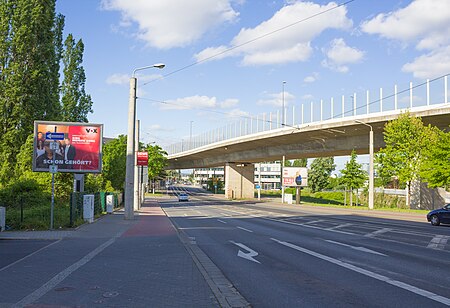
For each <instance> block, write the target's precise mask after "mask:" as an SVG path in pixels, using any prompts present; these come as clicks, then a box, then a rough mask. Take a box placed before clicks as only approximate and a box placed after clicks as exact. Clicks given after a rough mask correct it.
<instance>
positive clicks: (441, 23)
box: [56, 0, 450, 148]
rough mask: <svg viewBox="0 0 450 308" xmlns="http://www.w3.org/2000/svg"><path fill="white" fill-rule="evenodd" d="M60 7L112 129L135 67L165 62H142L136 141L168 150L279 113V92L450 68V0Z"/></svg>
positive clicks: (352, 89) (98, 119) (372, 84)
mask: <svg viewBox="0 0 450 308" xmlns="http://www.w3.org/2000/svg"><path fill="white" fill-rule="evenodd" d="M344 3H345V4H344ZM56 9H57V12H58V13H61V14H62V15H64V16H65V29H64V32H65V35H67V34H69V33H71V34H73V36H74V38H75V39H77V40H78V39H81V40H82V41H83V43H84V45H85V51H84V59H83V60H84V61H83V66H84V69H85V72H86V92H87V93H88V94H89V95H91V97H92V100H93V102H94V105H93V110H94V112H93V113H92V114H90V115H89V116H88V118H89V121H90V122H92V123H100V124H103V125H104V136H105V137H116V136H118V135H120V134H127V121H128V117H127V115H128V100H129V91H130V90H129V84H130V81H129V80H130V77H131V75H132V73H133V71H134V70H135V69H136V68H140V67H145V66H151V65H153V64H156V63H164V64H165V65H166V66H165V68H164V69H163V70H158V69H156V68H152V69H146V70H140V71H138V72H136V77H137V80H138V90H137V97H138V99H137V118H138V119H139V120H140V122H141V129H140V141H141V142H144V143H150V142H156V144H158V145H160V146H162V147H163V148H164V147H167V146H169V145H170V144H173V143H177V142H181V141H182V140H184V141H186V140H188V139H189V138H190V137H191V136H193V137H195V136H197V135H199V134H201V133H204V132H206V131H208V130H211V129H214V128H218V127H223V126H225V125H227V124H229V123H231V122H233V121H237V120H238V119H239V117H241V118H245V117H250V116H256V115H261V114H262V113H267V114H268V113H269V112H274V113H276V110H280V108H281V106H282V104H283V99H282V97H283V96H284V104H285V106H286V108H287V109H288V110H290V108H292V106H296V108H297V109H296V110H300V106H301V104H304V105H305V108H310V107H309V106H310V103H311V102H314V106H315V107H313V108H318V106H319V104H318V102H319V101H320V100H321V99H323V100H325V101H327V102H328V101H330V98H331V97H334V98H335V99H336V100H337V99H340V98H341V97H342V96H344V97H345V99H346V101H348V102H350V101H351V100H352V99H353V98H352V96H354V93H357V97H358V98H360V97H363V96H365V95H366V94H365V93H366V90H370V91H372V92H371V93H378V91H379V88H380V87H382V88H384V89H386V90H385V93H386V92H387V91H392V89H393V87H394V84H396V85H397V86H398V90H399V91H401V90H405V89H407V88H408V87H409V83H410V82H413V83H414V84H420V83H423V82H424V81H425V80H426V79H433V78H436V77H439V76H442V75H445V74H448V73H450V1H449V0H409V1H408V0H377V1H373V0H350V1H343V2H329V1H320V0H315V1H295V0H284V1H283V0H275V1H265V0H258V1H256V0H189V1H186V0H164V1H156V0H133V1H129V0H77V1H73V0H58V1H57V8H56ZM283 82H285V83H283ZM432 87H434V85H432ZM388 89H389V90H388ZM283 93H284V95H283ZM373 95H374V96H375V94H373ZM376 95H378V94H376ZM415 99H417V100H416V101H417V102H418V104H420V103H423V101H424V93H422V92H420V93H417V94H415ZM432 99H433V100H436V101H439V100H440V99H441V98H440V97H433V98H432ZM361 101H362V100H361ZM441 102H443V101H441ZM402 103H405V104H406V99H400V101H399V104H402ZM350 104H351V103H350ZM359 104H361V103H359ZM371 108H376V106H373V107H371ZM308 114H309V113H308ZM316 114H317V113H316Z"/></svg>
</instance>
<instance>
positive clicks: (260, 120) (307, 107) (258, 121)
mask: <svg viewBox="0 0 450 308" xmlns="http://www.w3.org/2000/svg"><path fill="white" fill-rule="evenodd" d="M376 92H377V93H376V95H375V97H376V98H374V96H373V94H371V93H370V92H369V91H368V90H367V91H366V92H365V93H361V92H355V93H353V94H352V95H351V96H349V97H348V98H349V99H346V97H345V96H344V95H342V96H341V97H339V98H338V99H335V98H334V97H332V98H330V99H329V100H327V101H325V100H322V99H321V100H320V101H315V102H313V101H311V102H310V103H309V104H304V103H303V104H301V105H300V106H295V105H294V106H292V109H291V110H288V108H285V109H284V117H283V116H281V114H280V113H281V112H280V110H277V111H275V112H269V113H262V114H258V115H256V116H245V117H240V118H239V120H237V121H234V122H231V123H228V124H227V125H225V126H222V127H218V128H216V129H213V130H210V131H207V132H204V133H202V134H199V135H196V136H192V138H190V140H189V141H182V142H178V143H175V144H171V145H169V146H168V147H167V148H165V150H166V152H167V153H168V154H169V155H173V154H177V153H181V152H186V151H190V150H195V149H198V148H201V147H204V146H208V145H211V144H214V143H217V142H222V141H226V140H231V139H235V138H241V137H243V136H248V135H252V134H258V133H261V132H267V131H272V130H277V129H282V128H293V127H295V128H301V127H302V126H305V125H309V124H311V123H318V122H322V121H329V120H338V119H342V118H346V117H355V116H358V115H365V114H366V115H368V114H370V115H380V113H383V112H390V111H393V110H394V111H397V110H414V108H419V107H424V106H425V107H426V106H431V105H436V104H442V103H448V102H449V100H448V75H445V76H441V77H438V78H435V79H432V80H429V79H428V80H426V82H423V83H420V84H417V85H413V83H412V82H410V83H409V87H405V88H402V89H400V90H399V89H398V87H397V85H394V87H392V88H391V89H389V90H388V91H384V90H383V88H380V89H379V90H377V91H376ZM361 97H362V98H361ZM283 118H284V119H285V121H284V124H282V122H281V121H282V120H281V119H283Z"/></svg>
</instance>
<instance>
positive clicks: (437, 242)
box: [427, 235, 450, 250]
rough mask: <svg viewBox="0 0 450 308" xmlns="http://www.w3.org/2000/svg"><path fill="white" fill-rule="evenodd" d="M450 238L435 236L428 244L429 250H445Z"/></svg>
mask: <svg viewBox="0 0 450 308" xmlns="http://www.w3.org/2000/svg"><path fill="white" fill-rule="evenodd" d="M449 238H450V236H445V235H435V236H434V237H433V239H432V240H431V241H430V243H429V244H428V246H427V248H431V249H437V250H442V249H445V245H447V242H448V239H449Z"/></svg>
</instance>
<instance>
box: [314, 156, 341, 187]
mask: <svg viewBox="0 0 450 308" xmlns="http://www.w3.org/2000/svg"><path fill="white" fill-rule="evenodd" d="M335 167H336V165H335V164H334V158H333V157H319V158H316V159H314V161H313V162H312V164H311V167H310V170H309V173H308V185H309V187H310V188H311V191H312V192H316V191H319V190H322V189H324V188H325V187H327V185H328V184H329V179H330V175H331V172H332V171H333V170H334V168H335Z"/></svg>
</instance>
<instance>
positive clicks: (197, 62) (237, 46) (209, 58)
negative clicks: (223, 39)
mask: <svg viewBox="0 0 450 308" xmlns="http://www.w3.org/2000/svg"><path fill="white" fill-rule="evenodd" d="M354 1H356V0H348V1H345V2H343V3H340V4H337V5H336V6H333V7H331V8H328V9H326V10H323V11H320V12H318V13H316V14H312V15H310V16H308V17H305V18H303V19H300V20H297V21H296V22H293V23H291V24H288V25H286V26H283V27H281V28H278V29H275V30H273V31H270V32H267V33H265V34H263V35H260V36H257V37H255V38H253V39H251V40H248V41H246V42H243V43H241V44H237V45H235V46H231V47H229V48H227V49H225V50H222V51H221V52H218V53H215V54H213V55H211V56H209V57H206V58H203V59H201V60H197V61H195V62H193V63H191V64H188V65H186V66H183V67H181V68H179V69H176V70H174V71H171V72H169V73H167V74H163V75H162V76H161V77H158V78H155V79H153V80H150V81H147V82H145V83H143V84H142V86H145V85H147V84H149V83H153V82H155V81H157V80H161V79H164V78H166V77H169V76H171V75H174V74H176V73H179V72H181V71H184V70H186V69H188V68H191V67H193V66H195V65H198V64H201V63H203V62H206V61H209V60H212V59H214V58H217V57H219V56H221V55H223V54H226V53H228V52H230V51H233V50H235V49H238V48H241V47H242V46H245V45H248V44H251V43H253V42H256V41H258V40H260V39H263V38H266V37H268V36H271V35H273V34H275V33H278V32H280V31H283V30H285V29H287V28H290V27H293V26H295V25H298V24H299V23H302V22H305V21H308V20H310V19H312V18H315V17H317V16H320V15H323V14H325V13H328V12H330V11H333V10H335V9H337V8H340V7H341V6H345V5H347V4H350V3H352V2H354Z"/></svg>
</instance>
